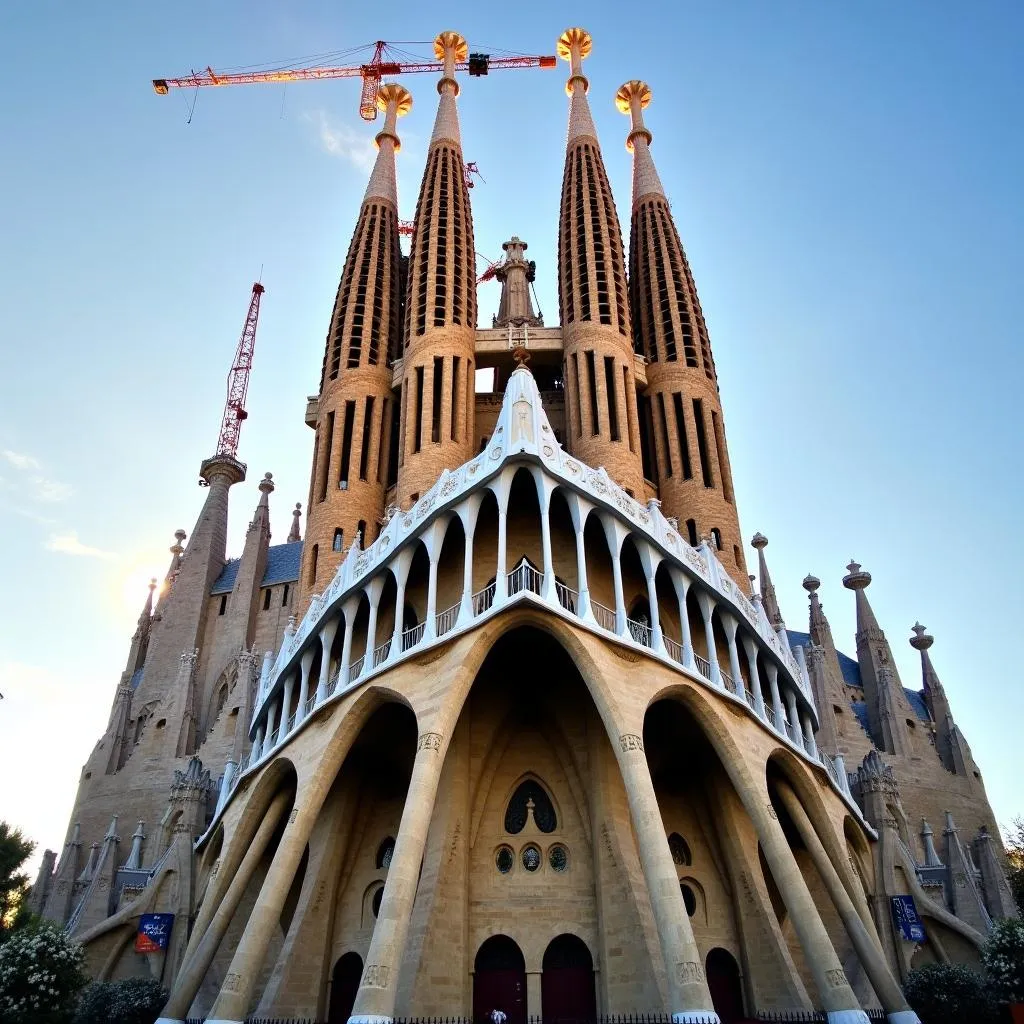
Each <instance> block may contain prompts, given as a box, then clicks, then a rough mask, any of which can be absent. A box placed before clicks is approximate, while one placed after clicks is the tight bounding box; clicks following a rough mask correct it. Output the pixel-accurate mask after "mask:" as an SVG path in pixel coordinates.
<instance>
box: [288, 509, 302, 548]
mask: <svg viewBox="0 0 1024 1024" xmlns="http://www.w3.org/2000/svg"><path fill="white" fill-rule="evenodd" d="M301 515H302V502H301V501H297V502H295V508H294V509H292V528H291V529H290V530H289V531H288V543H289V544H294V543H295V541H297V540H302V534H300V533H299V517H300V516H301Z"/></svg>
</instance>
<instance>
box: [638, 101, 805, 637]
mask: <svg viewBox="0 0 1024 1024" xmlns="http://www.w3.org/2000/svg"><path fill="white" fill-rule="evenodd" d="M639 84H641V85H642V84H643V83H642V82H641V83H639ZM750 546H751V547H752V548H754V549H755V550H756V551H757V571H758V573H759V574H760V577H761V604H762V605H763V606H764V612H765V615H767V616H768V621H769V622H770V623H771V624H772V629H774V630H775V631H776V632H778V631H779V630H780V629H785V628H786V623H785V621H784V620H783V618H782V609H781V608H779V602H778V598H776V596H775V585H774V584H773V583H772V577H771V573H769V572H768V562H767V561H766V560H765V557H764V549H765V548H766V547H768V538H767V537H766V536H765V535H764V534H763V533H755V534H754V536H753V537H752V538H751V541H750Z"/></svg>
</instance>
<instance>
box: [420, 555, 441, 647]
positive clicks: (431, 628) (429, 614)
mask: <svg viewBox="0 0 1024 1024" xmlns="http://www.w3.org/2000/svg"><path fill="white" fill-rule="evenodd" d="M431 546H432V547H433V545H431ZM440 557H441V552H440V550H433V551H431V553H430V569H429V571H428V572H427V611H426V625H425V626H424V629H423V639H424V640H432V639H433V638H434V637H435V636H437V562H438V559H439V558H440Z"/></svg>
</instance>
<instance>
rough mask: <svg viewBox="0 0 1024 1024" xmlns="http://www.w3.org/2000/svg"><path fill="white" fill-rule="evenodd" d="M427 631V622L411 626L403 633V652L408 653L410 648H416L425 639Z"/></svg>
mask: <svg viewBox="0 0 1024 1024" xmlns="http://www.w3.org/2000/svg"><path fill="white" fill-rule="evenodd" d="M426 631H427V624H426V623H425V622H421V623H419V625H417V626H410V627H409V628H408V629H407V630H405V632H404V633H402V650H403V651H407V650H409V648H410V647H415V646H416V645H417V644H418V643H419V642H420V641H421V640H422V639H423V634H424V633H425V632H426Z"/></svg>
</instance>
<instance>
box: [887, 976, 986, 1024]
mask: <svg viewBox="0 0 1024 1024" xmlns="http://www.w3.org/2000/svg"><path fill="white" fill-rule="evenodd" d="M903 990H904V992H905V993H906V996H907V1002H908V1003H910V1005H911V1006H912V1007H913V1008H914V1009H915V1010H916V1011H917V1015H918V1016H919V1017H920V1018H921V1024H964V1022H965V1021H970V1022H971V1024H995V1021H996V1020H997V1019H998V1018H997V1016H996V1006H995V1002H994V1000H993V999H992V997H991V995H990V994H989V992H988V989H987V988H986V985H985V979H984V978H982V976H981V975H980V974H976V973H975V972H974V971H972V970H971V969H970V968H969V967H965V966H964V965H963V964H925V966H924V967H919V968H918V969H917V970H915V971H911V972H910V973H909V974H908V975H907V980H906V982H905V983H904V985H903Z"/></svg>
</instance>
